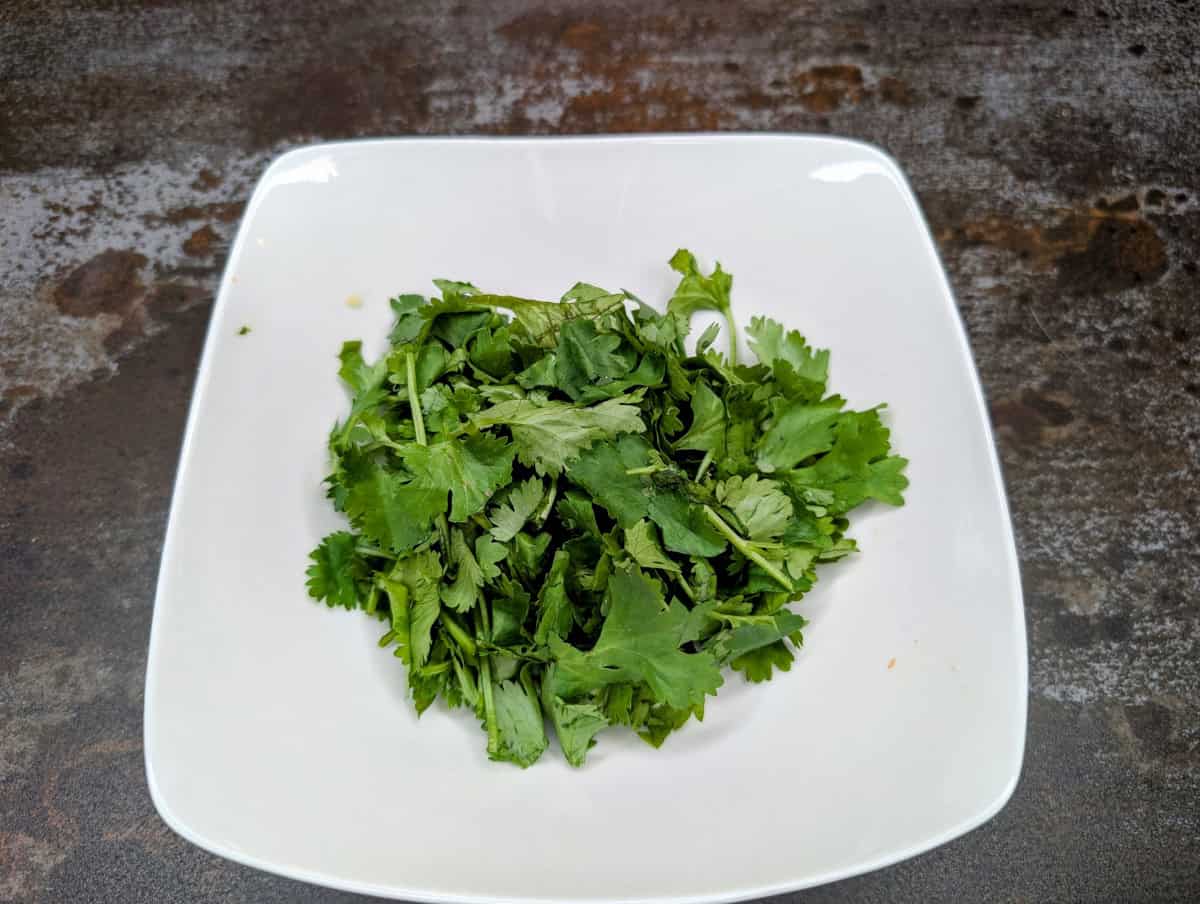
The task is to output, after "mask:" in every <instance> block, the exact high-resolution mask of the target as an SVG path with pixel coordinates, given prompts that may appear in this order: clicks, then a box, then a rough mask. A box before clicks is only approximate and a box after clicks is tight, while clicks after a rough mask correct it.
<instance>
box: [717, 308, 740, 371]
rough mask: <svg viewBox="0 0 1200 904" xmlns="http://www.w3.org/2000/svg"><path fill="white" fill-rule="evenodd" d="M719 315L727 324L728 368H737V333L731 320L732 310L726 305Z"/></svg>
mask: <svg viewBox="0 0 1200 904" xmlns="http://www.w3.org/2000/svg"><path fill="white" fill-rule="evenodd" d="M721 313H722V314H724V315H725V322H726V323H727V324H729V366H730V367H737V363H738V352H737V345H738V333H737V323H736V322H735V321H734V319H733V309H732V308H731V307H730V306H729V305H726V306H725V307H724V308H723V309H722V310H721Z"/></svg>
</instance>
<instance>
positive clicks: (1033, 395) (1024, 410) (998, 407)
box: [991, 390, 1075, 444]
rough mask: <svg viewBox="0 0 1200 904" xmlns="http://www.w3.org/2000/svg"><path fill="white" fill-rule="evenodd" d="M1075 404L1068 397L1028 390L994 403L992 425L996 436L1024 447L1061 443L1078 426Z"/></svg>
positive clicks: (1061, 394)
mask: <svg viewBox="0 0 1200 904" xmlns="http://www.w3.org/2000/svg"><path fill="white" fill-rule="evenodd" d="M1074 402H1075V400H1074V399H1073V398H1072V397H1071V396H1069V395H1067V394H1065V393H1060V392H1035V391H1033V390H1026V391H1025V392H1023V393H1021V395H1020V396H1017V397H1014V398H1004V399H997V400H996V401H995V402H993V403H992V405H991V413H992V423H993V424H994V425H995V426H996V432H997V433H1000V434H1001V435H1005V436H1009V437H1011V438H1013V439H1015V440H1017V441H1018V442H1022V443H1031V444H1034V443H1040V442H1045V441H1053V440H1057V439H1061V438H1063V437H1065V436H1067V435H1069V433H1070V431H1071V427H1072V425H1073V424H1074V423H1075V414H1074V412H1073V411H1072V410H1071V408H1072V405H1073V404H1074Z"/></svg>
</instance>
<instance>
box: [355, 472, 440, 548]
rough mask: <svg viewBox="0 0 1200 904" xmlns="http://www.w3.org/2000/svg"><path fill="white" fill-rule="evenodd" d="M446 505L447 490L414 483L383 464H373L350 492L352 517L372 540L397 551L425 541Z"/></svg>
mask: <svg viewBox="0 0 1200 904" xmlns="http://www.w3.org/2000/svg"><path fill="white" fill-rule="evenodd" d="M445 505H446V494H445V493H444V492H440V493H439V492H438V491H437V490H435V489H431V488H428V487H421V486H417V485H414V484H413V483H411V482H409V481H408V480H407V479H406V478H405V477H404V476H403V475H401V474H397V473H396V472H394V471H388V470H386V469H385V468H383V467H381V466H379V465H373V466H371V467H370V468H369V469H368V470H367V472H366V474H365V475H364V476H363V477H362V478H361V479H359V480H356V481H354V482H353V483H352V484H350V486H349V488H348V491H347V493H346V514H347V515H349V516H350V520H351V521H352V522H353V523H354V524H356V525H357V526H358V527H359V529H360V530H361V531H362V532H363V534H364V535H365V536H366V537H368V538H369V539H370V540H372V541H373V542H375V543H377V544H379V545H380V546H382V547H384V548H385V549H388V550H391V551H392V552H395V553H403V552H407V551H408V550H410V549H412V548H414V547H416V546H418V545H420V544H421V543H424V542H425V541H426V540H427V539H428V538H429V535H430V531H431V530H432V524H433V520H434V518H435V517H437V515H438V514H439V513H440V512H442V511H443V510H444V509H445Z"/></svg>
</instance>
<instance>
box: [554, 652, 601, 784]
mask: <svg viewBox="0 0 1200 904" xmlns="http://www.w3.org/2000/svg"><path fill="white" fill-rule="evenodd" d="M542 706H543V708H544V709H545V710H546V712H547V713H548V714H549V716H550V723H551V724H552V725H553V726H554V734H555V736H556V737H557V738H558V744H559V746H560V747H561V748H562V752H563V756H564V757H566V759H567V762H568V763H570V764H571V765H572V766H582V765H583V762H584V760H585V759H586V757H587V752H588V750H589V749H590V748H591V747H593V746H594V745H595V743H596V740H595V738H596V735H597V734H598V733H599V732H600V731H602V730H603V729H605V728H607V727H608V719H606V718H605V716H604V712H603V710H601V709H600V707H599V706H597V705H596V704H594V703H566V702H564V700H563V699H562V697H559V696H557V695H556V694H555V693H554V666H550V667H549V668H548V669H546V673H545V675H544V677H543V678H542Z"/></svg>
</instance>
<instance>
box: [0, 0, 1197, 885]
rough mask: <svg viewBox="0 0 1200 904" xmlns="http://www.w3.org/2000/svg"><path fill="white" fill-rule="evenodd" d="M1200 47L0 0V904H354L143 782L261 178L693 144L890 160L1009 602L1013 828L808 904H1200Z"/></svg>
mask: <svg viewBox="0 0 1200 904" xmlns="http://www.w3.org/2000/svg"><path fill="white" fill-rule="evenodd" d="M1198 42H1200V2H1186V0H1181V2H1166V0H1160V2H1150V0H1147V2H1128V3H1125V2H1104V3H1099V2H1071V0H1058V2H1055V3H1042V2H1031V3H1003V4H1001V3H996V4H978V5H972V4H968V3H964V2H954V0H927V2H921V3H904V4H901V3H886V4H885V3H839V4H830V3H820V2H801V3H785V2H777V0H761V2H748V3H742V4H735V3H730V2H717V0H698V2H676V3H657V2H656V3H632V2H631V3H625V4H595V3H582V2H580V3H569V2H558V3H544V4H527V3H519V2H514V0H501V2H495V3H490V4H486V5H485V4H466V3H460V4H443V3H433V2H411V3H395V2H392V0H378V2H371V0H351V2H342V3H329V2H326V3H321V4H315V3H314V4H308V3H297V2H260V0H241V2H236V0H234V2H208V3H203V2H171V0H160V2H153V0H146V2H135V0H107V2H100V0H94V2H84V0H73V2H72V0H45V2H21V0H13V2H9V3H5V4H3V5H0V399H2V402H0V421H2V425H0V487H2V491H0V601H2V602H0V607H2V608H0V901H4V902H7V901H20V902H59V901H123V902H124V901H128V902H136V901H154V902H169V901H214V902H216V901H221V902H270V901H281V902H282V901H321V902H328V901H343V900H345V901H348V900H351V896H348V895H341V894H337V893H332V892H327V891H324V890H320V889H315V888H310V887H307V886H303V885H299V884H297V883H292V882H289V881H286V880H283V879H278V878H274V877H270V876H266V875H264V874H259V873H256V872H253V871H251V870H248V869H244V868H241V867H237V866H234V865H232V864H229V863H226V862H224V861H221V860H218V859H216V858H214V857H211V856H209V855H207V854H205V853H203V852H201V851H199V850H198V849H196V848H193V847H191V846H189V845H188V844H187V843H185V842H183V841H182V840H181V839H179V838H177V837H175V836H174V835H173V834H172V833H171V832H170V831H169V830H167V829H166V828H165V827H164V826H163V825H162V823H161V822H160V820H159V819H158V817H157V816H156V814H155V813H154V810H153V808H152V806H151V804H150V801H149V797H148V795H147V792H146V788H145V780H144V775H143V770H142V759H141V754H142V751H141V704H142V680H143V670H144V666H145V649H146V641H147V632H148V626H149V620H150V613H151V605H152V596H153V584H154V579H155V576H156V573H157V563H158V553H159V549H160V544H161V540H162V532H163V527H164V524H165V518H166V512H167V507H168V504H169V499H170V485H171V479H172V476H173V472H174V467H175V461H176V456H177V454H178V450H179V444H180V439H181V431H182V426H183V420H184V416H185V411H186V405H187V401H188V394H189V391H190V388H191V384H192V380H193V376H194V370H195V365H196V362H197V357H198V354H199V350H200V345H201V342H202V338H203V330H204V327H205V323H206V319H207V313H208V309H209V305H210V303H211V300H212V295H213V291H214V288H215V284H216V279H217V276H218V274H219V271H220V268H221V266H222V263H223V260H224V257H225V253H226V249H227V246H228V242H229V240H230V239H231V237H232V233H233V230H234V229H235V228H236V223H237V220H238V217H239V215H240V212H241V206H242V204H243V203H244V201H245V199H246V196H247V194H248V191H249V189H250V187H251V185H252V183H253V180H254V178H255V176H256V175H257V173H259V172H260V171H261V170H262V168H263V166H264V165H265V163H266V162H267V161H268V160H269V159H270V158H271V157H272V156H273V155H275V154H276V153H278V152H279V151H281V150H284V149H286V148H289V147H293V146H296V145H298V144H302V143H306V142H308V141H311V140H314V139H330V138H344V137H351V136H359V135H380V134H444V133H455V134H457V133H489V134H508V133H538V134H559V133H575V132H614V131H647V130H672V131H686V130H698V129H721V130H728V129H746V130H762V129H771V130H782V131H805V132H825V133H836V134H841V135H848V136H853V137H857V138H862V139H865V140H868V141H872V142H875V143H877V144H880V145H882V146H883V147H884V148H886V149H887V150H889V151H890V152H891V153H892V154H894V155H895V156H896V157H897V158H898V159H899V161H900V163H901V164H902V166H904V167H905V169H906V170H907V172H908V173H909V175H910V177H911V179H912V182H913V185H914V187H915V188H916V190H917V192H918V194H919V196H920V198H921V201H922V203H923V205H924V206H925V209H926V212H927V214H928V216H929V219H930V221H931V224H932V226H933V228H934V231H935V234H936V236H937V238H938V241H939V243H940V246H941V250H942V254H943V257H944V260H945V262H946V266H947V268H948V270H949V273H950V277H951V281H952V283H953V285H954V289H955V291H956V293H957V296H958V300H959V304H960V307H961V309H962V312H963V315H964V317H965V320H966V323H967V328H968V331H969V333H970V336H971V340H972V343H973V346H974V350H975V354H976V357H977V360H978V363H979V368H980V372H981V375H982V378H983V383H984V387H985V390H986V392H987V395H988V398H989V401H990V405H991V411H992V416H993V419H994V421H995V424H996V426H997V431H998V442H999V445H1000V451H1001V456H1002V459H1003V463H1004V468H1005V472H1006V477H1007V481H1008V485H1009V490H1010V496H1011V502H1012V508H1013V515H1014V519H1015V523H1016V530H1017V537H1018V544H1019V549H1020V554H1021V561H1022V569H1023V575H1024V581H1025V588H1026V594H1027V606H1028V624H1029V629H1030V641H1031V663H1030V674H1031V684H1032V686H1031V699H1030V704H1031V706H1030V733H1029V744H1028V749H1027V755H1026V764H1025V771H1024V775H1023V778H1022V783H1021V785H1020V787H1019V789H1018V790H1017V793H1016V796H1015V797H1014V799H1013V801H1012V802H1011V803H1010V804H1009V806H1008V807H1007V809H1005V810H1004V811H1003V812H1002V813H1001V814H1000V816H998V817H997V818H996V819H995V820H994V821H992V822H991V823H989V824H988V825H986V826H985V827H983V828H981V829H979V830H977V831H975V832H973V833H971V834H969V835H968V836H966V837H964V838H963V839H960V840H959V841H956V842H954V843H952V844H950V845H948V846H946V847H944V848H941V849H939V850H937V851H935V852H933V853H930V854H927V855H925V856H923V857H920V858H917V859H916V860H913V861H910V862H908V863H905V864H903V865H900V866H897V867H893V868H891V869H888V870H884V871H881V872H879V873H876V874H873V875H869V876H866V877H863V878H859V879H854V880H850V881H847V882H843V883H839V884H837V885H834V886H830V887H827V888H824V889H819V890H815V891H812V892H809V893H805V894H802V895H797V896H795V900H803V901H806V902H808V901H850V900H855V901H860V900H861V901H898V900H912V901H960V900H1013V901H1017V900H1020V901H1032V900H1112V901H1165V900H1180V901H1185V900H1197V899H1200V804H1198V801H1200V276H1198V274H1197V267H1198V263H1200V129H1198V128H1197V123H1200V51H1198V50H1197V45H1198ZM797 791H798V793H800V794H801V795H802V789H797ZM746 830H747V831H753V830H754V827H753V826H747V827H746ZM581 881H586V880H585V879H581ZM779 900H781V901H782V900H792V898H790V897H789V898H787V899H779Z"/></svg>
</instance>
